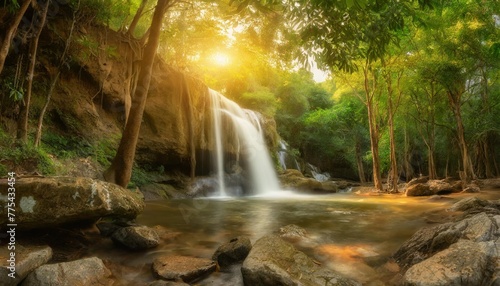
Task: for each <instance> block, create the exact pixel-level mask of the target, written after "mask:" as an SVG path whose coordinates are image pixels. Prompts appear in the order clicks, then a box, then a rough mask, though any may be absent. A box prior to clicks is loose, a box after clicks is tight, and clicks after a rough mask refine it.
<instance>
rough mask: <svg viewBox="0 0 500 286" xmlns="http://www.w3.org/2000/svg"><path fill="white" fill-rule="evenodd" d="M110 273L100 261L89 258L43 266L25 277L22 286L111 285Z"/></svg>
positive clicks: (95, 258)
mask: <svg viewBox="0 0 500 286" xmlns="http://www.w3.org/2000/svg"><path fill="white" fill-rule="evenodd" d="M112 284H113V280H112V279H111V271H109V269H108V268H106V266H104V263H103V262H102V260H101V259H99V258H97V257H90V258H85V259H80V260H75V261H71V262H63V263H57V264H45V265H42V266H40V267H38V268H37V269H35V271H33V272H32V273H31V274H29V275H28V277H26V279H25V280H24V281H23V283H22V284H21V285H22V286H87V285H102V286H105V285H112Z"/></svg>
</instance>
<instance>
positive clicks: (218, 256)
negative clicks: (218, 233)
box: [212, 236, 252, 267]
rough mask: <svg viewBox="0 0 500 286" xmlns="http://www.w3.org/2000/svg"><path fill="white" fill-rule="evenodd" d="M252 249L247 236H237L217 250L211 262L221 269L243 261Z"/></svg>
mask: <svg viewBox="0 0 500 286" xmlns="http://www.w3.org/2000/svg"><path fill="white" fill-rule="evenodd" d="M250 249H252V242H250V238H248V237H247V236H238V237H235V238H233V239H231V240H230V241H229V242H227V243H224V244H222V245H221V246H219V248H217V250H216V251H215V253H214V255H213V256H212V260H214V261H217V264H219V265H220V266H221V267H224V266H228V265H231V264H234V263H237V262H240V261H243V260H244V259H245V258H246V257H247V255H248V253H249V252H250Z"/></svg>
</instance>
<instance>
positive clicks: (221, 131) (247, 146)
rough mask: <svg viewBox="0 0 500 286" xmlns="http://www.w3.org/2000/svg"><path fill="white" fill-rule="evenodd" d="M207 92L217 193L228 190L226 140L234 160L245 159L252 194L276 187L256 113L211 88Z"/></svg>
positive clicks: (265, 192) (274, 176)
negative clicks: (217, 184) (211, 118)
mask: <svg viewBox="0 0 500 286" xmlns="http://www.w3.org/2000/svg"><path fill="white" fill-rule="evenodd" d="M209 93H210V99H211V103H212V106H211V107H212V116H213V120H212V123H213V128H214V132H213V133H214V134H213V135H214V143H215V146H214V147H215V148H214V151H215V152H214V155H213V156H214V158H213V161H214V162H215V170H216V173H217V179H218V181H219V189H220V192H219V194H220V196H228V195H230V194H231V192H230V191H229V190H228V189H227V184H226V174H225V164H226V161H227V158H225V154H226V153H227V147H228V146H224V144H229V143H231V144H232V147H233V149H234V150H231V151H233V152H234V153H235V155H236V164H238V165H239V164H240V163H242V162H244V163H245V165H246V167H247V170H248V173H249V177H250V186H251V188H252V189H253V194H254V195H265V194H267V193H270V192H273V191H277V190H279V189H280V185H279V183H278V178H277V175H276V171H275V170H274V167H273V164H272V161H271V157H270V156H269V152H268V150H267V145H266V143H265V139H264V134H263V130H262V127H261V125H260V120H259V115H258V114H257V113H255V112H253V111H251V110H244V109H242V108H241V107H240V106H238V105H237V104H236V103H235V102H233V101H231V100H229V99H227V98H226V97H224V96H223V95H221V94H220V93H218V92H216V91H214V90H209ZM227 122H229V123H228V124H227ZM223 127H224V128H223ZM231 133H236V134H231ZM235 135H236V136H235ZM225 147H226V148H225ZM231 167H232V166H231Z"/></svg>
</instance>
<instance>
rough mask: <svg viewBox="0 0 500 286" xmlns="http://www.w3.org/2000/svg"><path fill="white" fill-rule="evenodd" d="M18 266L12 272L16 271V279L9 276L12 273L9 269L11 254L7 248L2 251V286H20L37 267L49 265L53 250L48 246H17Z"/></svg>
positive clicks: (0, 256) (0, 264) (0, 267)
mask: <svg viewBox="0 0 500 286" xmlns="http://www.w3.org/2000/svg"><path fill="white" fill-rule="evenodd" d="M15 253H16V256H15V258H16V262H15V263H16V264H15V267H14V268H12V270H15V273H16V275H15V277H14V278H11V277H9V276H8V275H9V274H10V273H12V271H11V269H9V268H10V267H11V266H10V262H9V261H8V259H9V258H10V252H9V251H8V249H7V247H2V249H0V259H1V260H0V277H2V281H1V282H0V285H2V286H15V285H18V284H19V283H20V282H21V281H22V280H23V279H24V278H26V276H27V275H28V274H29V273H31V272H32V271H33V270H34V269H36V268H37V267H39V266H41V265H43V264H45V263H47V262H48V261H49V260H50V259H51V258H52V249H51V248H50V247H48V246H42V247H40V246H34V247H32V246H26V247H23V246H21V245H20V244H18V245H17V246H16V252H15Z"/></svg>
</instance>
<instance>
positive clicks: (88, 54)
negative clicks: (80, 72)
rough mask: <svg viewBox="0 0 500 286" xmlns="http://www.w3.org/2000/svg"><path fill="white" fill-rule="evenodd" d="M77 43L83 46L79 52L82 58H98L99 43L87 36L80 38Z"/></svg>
mask: <svg viewBox="0 0 500 286" xmlns="http://www.w3.org/2000/svg"><path fill="white" fill-rule="evenodd" d="M76 42H77V43H78V44H79V45H81V46H82V49H80V50H79V53H80V57H82V59H83V60H84V61H85V60H90V59H91V58H92V57H94V58H95V57H97V54H98V52H99V43H98V42H97V41H95V40H94V39H92V38H90V37H88V36H87V35H82V36H80V37H79V38H78V39H77V40H76Z"/></svg>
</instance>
